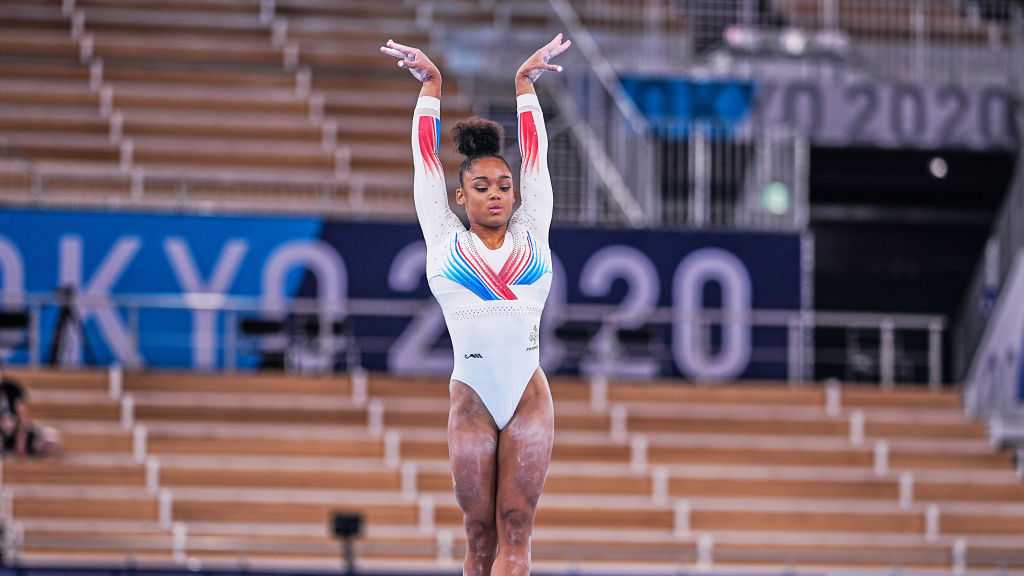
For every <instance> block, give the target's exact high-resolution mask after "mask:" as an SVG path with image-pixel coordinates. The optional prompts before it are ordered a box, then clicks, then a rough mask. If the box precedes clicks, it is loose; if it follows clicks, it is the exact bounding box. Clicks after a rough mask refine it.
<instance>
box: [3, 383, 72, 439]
mask: <svg viewBox="0 0 1024 576" xmlns="http://www.w3.org/2000/svg"><path fill="white" fill-rule="evenodd" d="M27 399H28V394H27V392H26V391H25V389H24V388H23V387H22V386H21V385H20V384H18V383H17V382H15V381H14V380H12V379H10V378H8V377H7V375H6V374H5V373H4V368H3V365H0V455H4V456H6V455H8V454H13V455H15V456H38V457H42V456H55V455H59V454H61V452H62V447H61V443H60V434H59V433H58V432H57V431H56V430H55V429H53V428H50V427H48V426H38V425H36V424H35V423H33V422H32V419H31V417H30V416H29V410H28V402H27Z"/></svg>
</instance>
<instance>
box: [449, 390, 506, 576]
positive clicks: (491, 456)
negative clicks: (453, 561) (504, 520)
mask: <svg viewBox="0 0 1024 576" xmlns="http://www.w3.org/2000/svg"><path fill="white" fill-rule="evenodd" d="M450 390H451V409H450V411H449V413H448V459H449V461H450V463H451V467H452V478H453V480H454V481H455V500H456V501H457V502H458V504H459V508H461V509H462V514H463V517H464V522H465V526H466V560H465V564H464V565H463V574H465V575H467V576H477V575H484V576H486V575H487V574H490V573H491V565H492V564H493V563H494V553H495V549H496V547H497V541H498V533H497V527H496V526H495V524H494V501H495V474H496V468H497V467H496V462H497V450H498V429H497V427H496V426H495V425H494V419H493V418H491V413H490V412H488V411H487V408H486V407H485V406H484V403H483V402H482V401H481V400H480V397H479V396H477V394H476V392H475V391H474V390H473V389H472V388H470V387H469V386H467V385H466V384H463V383H462V382H459V381H457V380H452V382H451V387H450Z"/></svg>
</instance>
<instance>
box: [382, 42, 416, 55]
mask: <svg viewBox="0 0 1024 576" xmlns="http://www.w3.org/2000/svg"><path fill="white" fill-rule="evenodd" d="M388 46H389V47H391V48H394V49H395V50H399V51H401V52H405V53H406V54H411V53H413V52H415V51H416V49H415V48H413V47H412V46H406V45H405V44H399V43H398V42H395V41H394V40H388Z"/></svg>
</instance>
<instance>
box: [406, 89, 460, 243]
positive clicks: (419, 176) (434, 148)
mask: <svg viewBox="0 0 1024 576" xmlns="http://www.w3.org/2000/svg"><path fill="white" fill-rule="evenodd" d="M440 148H441V100H440V99H439V98H434V97H432V96H421V97H420V98H419V100H417V102H416V110H415V112H414V113H413V119H412V159H413V165H414V168H415V173H414V176H413V186H412V190H413V201H414V202H415V204H416V217H417V218H418V219H419V222H420V228H421V229H422V230H423V239H424V240H425V241H426V244H427V247H428V249H429V248H430V247H432V246H436V245H438V243H440V242H443V241H444V240H445V237H446V234H447V233H448V232H449V231H451V230H453V229H457V228H455V227H456V226H457V227H462V222H461V221H459V218H458V217H457V216H456V215H455V213H453V212H452V210H451V208H450V207H449V206H448V192H447V190H446V189H445V188H446V184H445V179H444V169H443V168H442V166H441V159H440V158H439V157H438V152H439V151H440Z"/></svg>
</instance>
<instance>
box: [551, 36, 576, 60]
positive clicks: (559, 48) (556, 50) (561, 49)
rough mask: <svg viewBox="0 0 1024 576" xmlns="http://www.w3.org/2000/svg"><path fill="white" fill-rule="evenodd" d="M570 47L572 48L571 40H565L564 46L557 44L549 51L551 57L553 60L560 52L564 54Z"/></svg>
mask: <svg viewBox="0 0 1024 576" xmlns="http://www.w3.org/2000/svg"><path fill="white" fill-rule="evenodd" d="M570 46H572V40H566V42H565V44H558V45H557V46H555V47H554V48H552V49H551V57H552V58H554V57H555V56H558V55H559V54H561V53H562V52H565V51H566V50H568V49H569V47H570Z"/></svg>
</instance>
